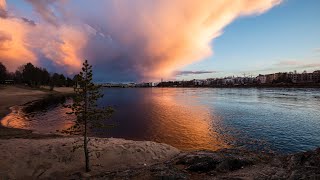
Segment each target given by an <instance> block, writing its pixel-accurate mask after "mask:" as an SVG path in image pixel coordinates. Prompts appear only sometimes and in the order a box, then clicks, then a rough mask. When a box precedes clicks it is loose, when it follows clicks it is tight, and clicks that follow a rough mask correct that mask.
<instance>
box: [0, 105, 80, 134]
mask: <svg viewBox="0 0 320 180" xmlns="http://www.w3.org/2000/svg"><path fill="white" fill-rule="evenodd" d="M10 109H11V111H12V112H11V113H10V114H8V115H7V116H6V117H4V118H3V119H2V120H1V124H2V125H3V126H6V127H11V128H20V129H29V130H35V131H36V132H39V133H55V132H56V131H57V130H64V129H67V128H69V127H71V126H72V125H73V119H74V118H75V117H74V116H73V115H68V114H66V113H67V112H69V109H67V108H63V107H61V106H58V107H56V108H53V109H51V110H50V111H47V112H37V113H32V114H28V115H26V114H24V113H23V112H22V107H19V106H14V107H12V108H10Z"/></svg>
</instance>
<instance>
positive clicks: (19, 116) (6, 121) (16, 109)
mask: <svg viewBox="0 0 320 180" xmlns="http://www.w3.org/2000/svg"><path fill="white" fill-rule="evenodd" d="M10 110H11V113H10V114H8V115H7V116H5V117H4V118H3V119H2V120H1V125H2V126H6V127H10V128H20V129H29V127H30V121H28V118H27V117H25V114H24V113H23V112H22V107H20V106H13V107H11V108H10Z"/></svg>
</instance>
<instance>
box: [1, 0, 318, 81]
mask: <svg viewBox="0 0 320 180" xmlns="http://www.w3.org/2000/svg"><path fill="white" fill-rule="evenodd" d="M319 17H320V1H318V0H307V1H302V0H282V1H281V0H255V1H252V0H224V1H221V0H202V1H196V0H161V1H160V0H159V1H151V0H136V1H131V0H90V1H87V0H0V61H1V62H3V63H4V64H5V65H6V66H7V67H8V68H9V70H11V71H14V70H15V69H16V68H17V67H18V66H19V65H21V64H23V63H26V62H32V63H34V64H36V65H39V66H43V67H46V68H47V69H48V70H49V71H59V72H64V73H67V74H70V75H71V74H73V73H75V72H77V71H79V67H80V66H81V63H82V60H83V59H88V60H89V62H90V63H92V64H93V65H94V67H95V72H96V76H95V79H96V81H99V82H110V81H111V82H119V81H122V82H129V81H149V80H150V81H157V80H160V79H161V78H163V79H180V80H182V79H185V80H187V79H194V78H210V77H223V76H228V75H243V74H244V73H245V74H246V75H251V74H252V75H254V76H255V75H258V74H259V73H272V72H279V71H291V70H298V71H302V70H308V71H313V70H316V69H320V21H319Z"/></svg>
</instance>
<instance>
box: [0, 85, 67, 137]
mask: <svg viewBox="0 0 320 180" xmlns="http://www.w3.org/2000/svg"><path fill="white" fill-rule="evenodd" d="M72 92H73V89H72V88H66V87H61V88H60V87H57V88H54V91H49V90H47V89H46V88H41V89H33V88H29V87H26V86H0V97H1V100H0V119H2V118H3V117H4V116H5V115H7V114H8V113H9V112H10V109H9V108H10V107H12V106H19V105H23V104H26V103H29V102H32V101H36V100H40V99H42V98H45V97H46V96H48V95H52V94H70V93H72ZM48 137H54V135H40V134H33V133H32V132H31V131H30V130H22V129H13V128H6V127H3V126H1V124H0V139H7V138H48Z"/></svg>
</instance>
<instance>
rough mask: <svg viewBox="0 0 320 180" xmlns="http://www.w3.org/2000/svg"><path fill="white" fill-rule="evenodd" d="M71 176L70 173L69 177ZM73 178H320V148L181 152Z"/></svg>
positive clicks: (233, 179)
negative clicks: (290, 151)
mask: <svg viewBox="0 0 320 180" xmlns="http://www.w3.org/2000/svg"><path fill="white" fill-rule="evenodd" d="M70 178H71V177H70ZM72 178H73V179H88V178H89V179H168V180H170V179H232V180H235V179H259V180H260V179H262V180H264V179H266V180H267V179H275V180H276V179H292V180H295V179H312V180H318V179H320V148H318V149H316V150H314V151H309V152H303V153H297V154H293V155H287V156H277V155H273V154H257V153H253V152H247V151H238V150H221V151H217V152H210V151H197V152H189V153H181V154H179V155H178V156H177V157H175V158H173V159H171V160H169V161H167V162H165V163H161V164H156V165H153V166H150V167H145V168H140V169H129V170H124V171H118V172H105V173H103V174H96V175H90V174H85V175H83V174H81V173H80V174H74V175H73V176H72Z"/></svg>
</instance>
